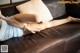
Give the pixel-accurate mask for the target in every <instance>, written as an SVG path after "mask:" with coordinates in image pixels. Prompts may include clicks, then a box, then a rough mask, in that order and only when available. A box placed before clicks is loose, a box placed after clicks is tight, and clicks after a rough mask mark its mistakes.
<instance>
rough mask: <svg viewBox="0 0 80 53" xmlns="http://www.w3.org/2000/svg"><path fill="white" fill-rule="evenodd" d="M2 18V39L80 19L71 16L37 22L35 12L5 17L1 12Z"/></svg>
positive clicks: (0, 29)
mask: <svg viewBox="0 0 80 53" xmlns="http://www.w3.org/2000/svg"><path fill="white" fill-rule="evenodd" d="M31 1H32V0H31ZM33 1H35V0H33ZM0 19H1V21H0V41H4V40H7V39H9V38H12V37H20V36H22V35H25V34H29V33H31V32H32V33H35V32H37V31H38V32H39V31H41V30H43V29H46V28H50V27H54V26H58V25H61V24H65V23H68V22H71V21H80V19H78V18H73V17H70V16H69V17H68V18H65V19H61V20H53V21H49V22H46V23H38V22H36V15H35V14H16V15H13V16H11V17H7V18H5V17H4V16H3V15H2V14H1V13H0Z"/></svg>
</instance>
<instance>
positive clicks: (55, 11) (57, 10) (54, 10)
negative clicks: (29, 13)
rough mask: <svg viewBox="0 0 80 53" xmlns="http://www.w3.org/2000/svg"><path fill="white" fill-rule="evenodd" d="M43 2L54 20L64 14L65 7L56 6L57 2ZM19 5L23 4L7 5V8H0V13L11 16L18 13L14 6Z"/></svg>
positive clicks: (55, 0) (53, 0) (45, 0)
mask: <svg viewBox="0 0 80 53" xmlns="http://www.w3.org/2000/svg"><path fill="white" fill-rule="evenodd" d="M43 2H44V3H45V4H46V5H47V7H48V8H49V10H50V12H51V14H52V16H53V17H54V18H56V17H60V16H63V15H64V14H65V13H66V12H65V5H63V4H58V3H57V2H58V0H43ZM21 3H24V2H18V3H14V4H11V5H8V6H4V7H1V11H2V13H3V15H5V16H11V15H14V14H17V13H19V12H18V10H17V9H16V6H17V5H19V4H21Z"/></svg>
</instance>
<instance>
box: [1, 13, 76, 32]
mask: <svg viewBox="0 0 80 53" xmlns="http://www.w3.org/2000/svg"><path fill="white" fill-rule="evenodd" d="M16 16H18V15H16ZM0 18H1V19H3V20H5V21H6V22H7V23H9V24H11V25H13V26H16V27H19V28H21V29H22V28H23V27H24V25H23V22H22V21H17V20H21V19H22V18H20V17H19V18H16V17H14V19H11V17H8V18H4V16H3V15H2V14H1V15H0ZM16 19H17V20H16ZM24 19H26V18H24ZM75 20H76V18H73V17H70V16H69V17H68V18H65V19H61V20H53V21H50V22H47V23H40V24H38V23H30V24H28V26H26V31H24V32H25V33H29V32H30V31H31V32H32V33H34V32H36V31H41V30H44V29H46V28H50V27H55V26H59V25H62V24H65V23H68V22H71V21H75ZM24 23H26V22H24ZM26 24H27V23H26ZM0 25H1V22H0ZM35 27H36V28H35ZM28 30H29V31H28Z"/></svg>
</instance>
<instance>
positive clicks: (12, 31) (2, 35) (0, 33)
mask: <svg viewBox="0 0 80 53" xmlns="http://www.w3.org/2000/svg"><path fill="white" fill-rule="evenodd" d="M1 21H2V25H1V29H0V41H5V40H7V39H10V38H12V37H21V36H22V35H23V30H22V29H20V28H18V27H14V26H12V25H9V24H8V23H7V22H6V21H5V20H1Z"/></svg>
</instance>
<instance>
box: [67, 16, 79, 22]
mask: <svg viewBox="0 0 80 53" xmlns="http://www.w3.org/2000/svg"><path fill="white" fill-rule="evenodd" d="M67 19H68V20H70V21H71V22H80V19H79V18H74V17H71V16H69V17H68V18H67Z"/></svg>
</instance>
